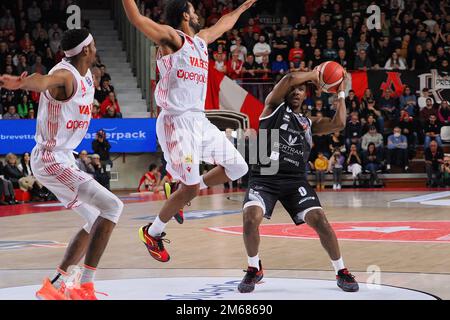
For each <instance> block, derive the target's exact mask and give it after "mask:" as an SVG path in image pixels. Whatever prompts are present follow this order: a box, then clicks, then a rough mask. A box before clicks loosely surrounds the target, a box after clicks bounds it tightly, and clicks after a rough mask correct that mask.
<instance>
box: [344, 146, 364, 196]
mask: <svg viewBox="0 0 450 320" xmlns="http://www.w3.org/2000/svg"><path fill="white" fill-rule="evenodd" d="M346 165H347V170H348V171H349V172H351V174H352V178H353V187H355V186H356V185H357V184H359V180H360V176H361V172H362V165H363V162H362V160H361V156H360V155H359V153H358V148H357V146H356V144H354V143H353V144H352V145H351V146H350V152H349V153H348V157H347V161H346Z"/></svg>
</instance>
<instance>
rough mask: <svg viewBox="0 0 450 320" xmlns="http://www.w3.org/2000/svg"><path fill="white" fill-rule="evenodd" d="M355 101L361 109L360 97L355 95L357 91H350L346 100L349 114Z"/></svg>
mask: <svg viewBox="0 0 450 320" xmlns="http://www.w3.org/2000/svg"><path fill="white" fill-rule="evenodd" d="M353 101H355V103H356V106H357V107H358V109H359V100H358V97H357V96H356V95H355V91H354V90H353V89H350V91H349V92H348V96H347V97H346V98H345V106H346V107H347V114H349V113H350V110H352V102H353Z"/></svg>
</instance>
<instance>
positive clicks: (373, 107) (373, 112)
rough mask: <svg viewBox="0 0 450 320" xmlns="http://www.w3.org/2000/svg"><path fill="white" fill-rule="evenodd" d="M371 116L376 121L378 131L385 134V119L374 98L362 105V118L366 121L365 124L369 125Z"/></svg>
mask: <svg viewBox="0 0 450 320" xmlns="http://www.w3.org/2000/svg"><path fill="white" fill-rule="evenodd" d="M370 116H372V117H373V118H374V120H375V121H376V126H377V130H378V131H379V132H380V133H381V134H383V133H384V117H383V114H382V113H381V111H380V110H379V108H378V106H377V104H376V102H375V100H374V99H373V98H369V99H368V100H366V101H363V103H362V104H361V117H362V118H363V119H364V122H366V123H367V122H368V119H369V117H370Z"/></svg>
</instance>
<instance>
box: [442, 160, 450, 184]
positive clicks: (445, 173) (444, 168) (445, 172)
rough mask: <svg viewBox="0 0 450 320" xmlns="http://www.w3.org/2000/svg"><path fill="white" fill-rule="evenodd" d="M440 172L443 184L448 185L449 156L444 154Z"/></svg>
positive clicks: (449, 175)
mask: <svg viewBox="0 0 450 320" xmlns="http://www.w3.org/2000/svg"><path fill="white" fill-rule="evenodd" d="M441 173H442V177H443V181H442V183H443V186H444V187H448V186H450V157H449V156H444V163H443V164H442V165H441Z"/></svg>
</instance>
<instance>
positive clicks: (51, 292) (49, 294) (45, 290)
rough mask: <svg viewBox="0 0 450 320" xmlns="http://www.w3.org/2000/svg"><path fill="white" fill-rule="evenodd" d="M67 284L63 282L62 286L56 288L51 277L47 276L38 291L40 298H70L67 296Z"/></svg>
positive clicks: (37, 296)
mask: <svg viewBox="0 0 450 320" xmlns="http://www.w3.org/2000/svg"><path fill="white" fill-rule="evenodd" d="M65 291H66V285H65V284H64V282H63V283H61V287H60V288H59V289H56V288H55V287H54V286H53V285H52V283H51V282H50V279H49V278H45V279H44V282H43V284H42V287H41V288H40V289H39V290H38V291H37V292H36V298H38V299H39V300H68V299H67V298H66V296H65Z"/></svg>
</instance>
